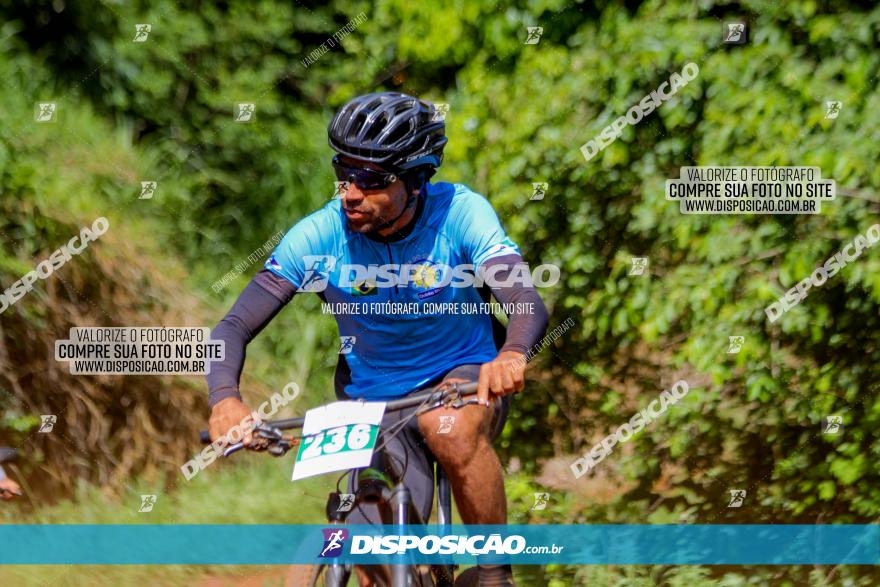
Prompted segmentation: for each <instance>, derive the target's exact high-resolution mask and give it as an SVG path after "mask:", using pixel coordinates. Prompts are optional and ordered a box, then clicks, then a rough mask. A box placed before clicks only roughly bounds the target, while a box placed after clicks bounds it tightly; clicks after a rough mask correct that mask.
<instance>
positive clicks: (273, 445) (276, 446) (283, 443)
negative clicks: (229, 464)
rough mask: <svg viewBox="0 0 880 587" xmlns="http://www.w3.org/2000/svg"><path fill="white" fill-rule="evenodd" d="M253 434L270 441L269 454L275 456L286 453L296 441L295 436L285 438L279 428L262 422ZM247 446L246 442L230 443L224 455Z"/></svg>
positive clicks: (226, 455) (267, 448)
mask: <svg viewBox="0 0 880 587" xmlns="http://www.w3.org/2000/svg"><path fill="white" fill-rule="evenodd" d="M253 435H254V436H255V437H257V438H260V439H263V440H268V441H269V442H268V446H267V447H266V450H268V451H269V454H271V455H272V456H274V457H280V456H283V455H285V454H286V453H287V451H289V450H290V449H291V448H293V446H294V444H295V443H296V439H295V438H285V437H284V434H283V433H282V432H281V431H280V430H278V429H277V428H272V427H271V426H263V425H262V424H261V425H259V426H256V427H254V429H253ZM245 448H249V447H247V446H245V445H244V442H236V443H235V444H231V445H229V446H228V447H227V448H226V450H224V451H223V456H224V457H228V456H229V455H231V454H235V453H237V452H238V451H240V450H242V449H245Z"/></svg>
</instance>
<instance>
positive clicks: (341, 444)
mask: <svg viewBox="0 0 880 587" xmlns="http://www.w3.org/2000/svg"><path fill="white" fill-rule="evenodd" d="M384 413H385V402H336V403H332V404H328V405H326V406H321V407H319V408H315V409H314V410H309V411H308V412H306V419H305V423H304V424H303V437H302V442H301V443H300V445H299V452H297V454H296V461H295V462H294V464H293V481H296V480H297V479H304V478H306V477H312V476H313V475H320V474H321V473H330V472H332V471H344V470H346V469H354V468H357V467H367V466H369V464H370V459H371V458H372V456H373V449H374V448H375V447H376V439H377V438H378V436H379V423H380V422H382V415H383V414H384Z"/></svg>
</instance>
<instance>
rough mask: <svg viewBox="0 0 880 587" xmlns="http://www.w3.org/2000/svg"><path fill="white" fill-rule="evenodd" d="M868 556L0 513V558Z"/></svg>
mask: <svg viewBox="0 0 880 587" xmlns="http://www.w3.org/2000/svg"><path fill="white" fill-rule="evenodd" d="M478 561H480V562H495V561H502V562H510V563H512V564H520V565H543V564H548V563H557V564H572V565H591V564H601V565H608V564H615V565H648V564H651V565H653V564H662V565H805V564H819V565H838V564H850V565H856V564H858V565H874V564H878V563H880V526H877V525H873V524H872V525H550V524H546V525H544V524H541V525H538V524H536V525H510V526H465V525H454V526H443V527H441V526H357V525H351V526H333V525H320V526H319V525H176V524H174V525H171V524H169V525H147V524H143V525H141V524H138V525H60V524H59V525H18V524H10V525H0V564H5V565H21V564H50V565H71V564H74V565H75V564H81V565H107V564H110V565H113V564H120V565H122V564H157V565H162V564H277V565H286V564H307V563H324V564H326V563H337V562H339V563H356V564H377V563H391V564H393V563H460V564H471V563H475V562H478Z"/></svg>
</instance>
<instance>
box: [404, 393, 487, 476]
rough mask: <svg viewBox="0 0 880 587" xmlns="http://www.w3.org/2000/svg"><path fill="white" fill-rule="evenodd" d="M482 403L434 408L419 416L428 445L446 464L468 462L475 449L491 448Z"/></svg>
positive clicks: (454, 465)
mask: <svg viewBox="0 0 880 587" xmlns="http://www.w3.org/2000/svg"><path fill="white" fill-rule="evenodd" d="M486 412H487V410H486V408H484V407H483V406H467V407H465V408H461V409H457V410H456V409H453V408H438V409H436V410H431V411H430V412H427V413H425V414H422V415H421V416H419V428H420V429H421V431H422V435H423V436H424V438H425V441H426V442H427V443H428V447H429V448H430V449H431V452H433V453H434V456H436V457H437V460H439V461H440V463H441V464H442V465H443V466H444V467H446V468H451V469H455V468H459V467H463V466H466V465H467V464H468V463H470V462H471V461H472V460H473V458H474V456H475V455H476V454H477V452H478V451H481V450H486V449H487V448H488V449H491V443H490V442H489V437H488V432H489V421H490V418H489V414H488V413H486Z"/></svg>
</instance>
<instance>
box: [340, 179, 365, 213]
mask: <svg viewBox="0 0 880 587" xmlns="http://www.w3.org/2000/svg"><path fill="white" fill-rule="evenodd" d="M342 199H343V203H344V204H345V207H346V208H354V207H355V206H357V205H358V204H360V203H361V201H362V200H363V199H364V192H362V191H361V189H360V188H359V187H358V186H357V185H356V184H355V183H354V182H351V183H349V184H348V187H347V189H346V190H345V192H344V194H343V196H342Z"/></svg>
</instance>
